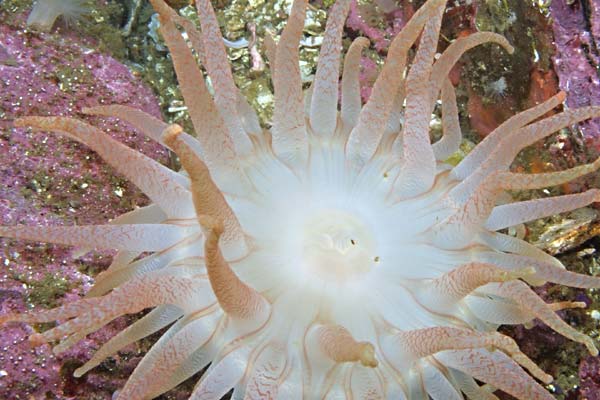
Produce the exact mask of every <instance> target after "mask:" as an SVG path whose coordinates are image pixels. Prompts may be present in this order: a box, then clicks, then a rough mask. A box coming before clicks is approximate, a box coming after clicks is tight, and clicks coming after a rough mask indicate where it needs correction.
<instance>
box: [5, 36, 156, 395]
mask: <svg viewBox="0 0 600 400" xmlns="http://www.w3.org/2000/svg"><path fill="white" fill-rule="evenodd" d="M0 43H1V48H0V85H1V88H2V89H1V91H0V159H2V163H1V165H0V199H2V200H1V201H0V224H3V225H12V224H17V223H28V224H41V225H45V224H50V223H52V224H65V225H72V224H86V223H98V222H99V221H105V220H106V219H107V218H112V217H114V216H116V215H119V214H122V213H123V212H125V211H128V210H130V209H131V208H132V207H135V206H139V205H144V204H146V203H147V199H146V198H145V196H143V195H142V194H141V193H140V192H139V191H138V190H137V189H136V188H135V187H133V186H132V185H131V184H129V183H127V182H126V181H125V180H122V179H120V178H115V176H114V172H113V171H112V170H111V169H110V168H108V167H106V166H104V165H102V166H100V163H99V162H98V159H99V158H98V157H97V156H96V155H95V154H94V153H92V152H91V151H89V150H87V149H86V148H84V147H83V146H80V145H78V144H75V143H74V142H73V141H71V140H69V139H67V138H64V137H59V136H58V135H55V134H45V133H38V132H36V133H32V132H30V131H28V130H26V129H15V128H12V120H13V119H15V118H17V117H20V116H24V115H64V114H65V113H68V114H69V115H78V112H79V111H80V110H81V109H82V108H83V107H89V106H95V105H99V104H111V103H119V104H127V105H130V106H132V107H135V108H139V109H143V110H144V111H146V112H148V113H150V114H152V115H155V116H158V117H160V107H159V105H158V101H157V100H156V97H155V96H154V95H153V94H152V91H151V90H150V89H149V88H148V87H147V86H145V85H144V84H143V83H142V82H141V79H140V78H138V77H136V76H134V75H133V74H132V73H131V71H130V70H129V69H128V68H127V67H126V66H125V65H123V64H121V63H119V62H117V61H116V60H115V59H113V58H112V57H109V56H106V55H104V54H101V53H99V52H97V51H95V50H92V49H91V48H90V47H91V44H90V43H92V42H91V41H89V42H88V41H85V40H84V39H81V40H79V39H74V38H72V37H65V36H59V35H52V34H36V33H31V32H27V31H26V30H25V29H21V28H18V27H11V26H8V25H0ZM80 117H81V118H82V119H87V120H93V121H94V123H95V124H96V125H97V126H98V124H99V125H100V126H101V127H102V128H103V129H104V130H105V131H107V132H109V133H110V134H111V135H113V136H114V137H115V138H116V139H117V140H119V141H120V142H123V143H126V144H127V145H129V146H131V147H134V148H135V149H137V150H140V151H142V152H143V153H144V154H146V155H147V156H149V157H152V158H154V159H158V160H160V161H162V162H168V153H167V152H166V151H165V150H164V148H163V147H162V146H160V145H156V144H155V143H153V142H150V141H149V140H148V139H147V138H146V137H145V136H143V135H141V134H138V133H136V132H135V131H134V130H133V129H128V127H126V126H125V125H123V123H121V122H116V121H112V120H106V121H104V122H103V121H99V120H98V119H97V118H90V117H86V116H83V115H81V116H80ZM17 186H18V187H23V188H24V189H23V190H19V191H17V190H15V189H14V187H17ZM75 214H76V215H77V216H78V217H75ZM9 242H11V241H9V240H4V239H2V240H0V265H1V266H2V268H3V273H2V275H1V276H0V310H6V309H16V310H21V311H23V310H25V309H32V308H34V307H35V308H43V307H49V306H56V305H57V304H60V302H63V301H66V302H68V301H72V300H73V299H74V298H76V297H78V296H79V295H81V294H83V293H84V292H85V290H86V288H87V287H89V285H90V284H91V281H92V278H91V276H92V275H93V274H94V272H97V271H98V270H100V269H102V268H106V267H107V266H108V263H109V261H110V257H109V256H110V254H106V253H96V252H94V253H90V254H88V255H86V256H85V257H82V258H79V259H76V258H75V257H74V256H73V254H72V252H71V251H70V250H67V248H65V247H60V246H48V245H37V244H20V245H19V244H16V246H15V243H9ZM9 248H11V250H10V251H9V250H8V249H9ZM32 250H33V252H32ZM63 296H64V297H63ZM123 324H124V321H123V320H117V321H115V322H114V323H113V324H111V325H109V327H107V329H103V330H102V331H100V332H98V333H97V334H94V335H91V336H90V337H89V338H88V339H86V340H84V341H82V342H80V343H79V344H77V345H76V346H75V348H73V349H72V350H70V351H69V352H67V353H65V354H61V355H60V356H55V355H53V354H52V351H51V347H50V346H48V345H43V346H40V347H37V348H34V347H33V346H32V345H31V344H30V343H29V342H28V341H27V340H23V339H22V338H24V337H25V336H26V334H28V333H31V332H32V329H33V327H31V326H28V325H26V324H11V325H10V326H7V327H4V328H3V330H2V334H1V335H0V398H3V399H34V398H35V399H38V398H67V397H75V398H94V399H110V398H111V395H112V392H113V391H114V390H116V389H117V388H118V387H120V386H122V385H123V382H124V378H125V377H126V376H127V375H128V374H129V373H130V372H131V370H132V369H133V366H134V365H135V362H134V361H135V360H136V355H137V352H138V351H139V350H138V349H137V348H136V347H134V346H131V348H129V353H130V354H131V358H130V359H129V360H127V359H123V358H122V359H121V361H120V362H111V363H110V365H108V364H107V365H105V366H103V367H101V368H100V369H98V370H96V371H95V372H94V373H92V374H88V375H87V376H86V377H84V378H81V379H77V380H76V379H75V378H73V377H72V371H73V369H74V368H76V367H78V366H80V365H81V364H82V363H83V361H80V360H85V359H87V358H88V357H89V356H90V354H91V352H92V351H93V350H94V349H95V348H97V347H98V346H99V344H100V343H104V342H105V341H106V340H107V338H109V337H111V336H112V335H114V333H116V332H118V331H120V330H121V329H122V328H123ZM44 328H45V327H43V326H36V330H41V329H44ZM127 369H128V370H127ZM90 393H93V397H90Z"/></svg>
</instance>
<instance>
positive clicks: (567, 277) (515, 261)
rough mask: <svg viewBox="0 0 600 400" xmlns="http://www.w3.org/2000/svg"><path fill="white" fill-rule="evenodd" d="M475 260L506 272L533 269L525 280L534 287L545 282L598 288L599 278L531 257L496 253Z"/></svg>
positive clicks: (484, 254)
mask: <svg viewBox="0 0 600 400" xmlns="http://www.w3.org/2000/svg"><path fill="white" fill-rule="evenodd" d="M477 259H478V260H481V261H483V262H489V263H492V264H494V265H497V266H499V267H500V268H504V269H507V270H514V269H521V268H526V267H533V268H535V274H534V275H533V276H532V277H531V278H533V280H530V279H529V278H527V279H526V280H527V281H528V282H530V283H532V284H533V283H535V284H536V285H538V286H539V285H542V284H544V283H546V282H552V283H558V284H561V285H565V286H570V287H578V288H583V289H592V288H599V287H600V277H599V276H590V275H585V274H578V273H576V272H572V271H569V270H566V269H564V268H561V267H560V266H557V265H556V264H554V263H550V262H547V261H544V260H539V259H536V258H533V257H529V256H524V255H518V254H510V255H509V254H506V253H498V252H484V253H480V254H478V255H477Z"/></svg>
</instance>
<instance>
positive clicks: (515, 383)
mask: <svg viewBox="0 0 600 400" xmlns="http://www.w3.org/2000/svg"><path fill="white" fill-rule="evenodd" d="M436 358H437V359H439V360H441V361H442V362H443V363H444V364H445V365H447V366H449V367H451V368H456V369H458V370H459V371H462V372H464V373H466V374H468V375H471V376H473V377H474V378H476V379H479V380H480V381H482V382H486V383H488V384H490V385H492V386H493V387H495V388H497V389H500V390H502V391H503V392H506V393H508V394H510V395H512V396H515V397H516V398H521V399H528V400H553V399H554V397H553V396H552V395H551V394H550V393H549V392H548V391H547V390H546V389H544V388H543V387H542V386H540V385H539V384H538V383H537V382H536V381H534V380H533V379H531V377H530V376H529V375H527V374H526V373H525V372H524V371H523V370H522V369H521V368H519V365H518V364H517V363H516V362H515V361H513V360H512V359H511V358H510V357H508V356H507V355H506V354H504V353H501V352H497V351H495V352H493V353H490V352H489V351H487V350H484V349H474V350H460V351H445V352H442V353H439V354H438V355H436Z"/></svg>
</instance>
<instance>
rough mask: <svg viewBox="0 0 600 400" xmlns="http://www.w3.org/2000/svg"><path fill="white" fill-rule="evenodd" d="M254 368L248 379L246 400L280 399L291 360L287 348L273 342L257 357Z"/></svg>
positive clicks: (261, 350)
mask: <svg viewBox="0 0 600 400" xmlns="http://www.w3.org/2000/svg"><path fill="white" fill-rule="evenodd" d="M253 364H254V368H253V369H252V371H251V372H250V373H249V375H248V376H247V377H246V379H245V380H246V382H245V393H244V400H263V399H273V400H274V399H278V398H281V397H278V395H279V388H280V387H281V384H282V382H283V381H284V380H285V378H286V376H285V374H286V372H287V369H288V368H289V365H288V364H289V360H288V357H287V354H286V348H285V347H284V346H283V345H281V344H279V343H277V342H275V341H273V342H269V343H267V345H265V346H264V347H263V348H262V349H260V352H259V353H258V355H257V356H256V358H255V360H254V362H253Z"/></svg>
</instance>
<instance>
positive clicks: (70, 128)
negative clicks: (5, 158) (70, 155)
mask: <svg viewBox="0 0 600 400" xmlns="http://www.w3.org/2000/svg"><path fill="white" fill-rule="evenodd" d="M14 125H15V126H16V127H32V128H35V129H40V130H48V131H53V132H58V133H61V134H63V135H66V136H67V137H69V138H71V139H73V140H76V141H78V142H80V143H83V144H85V145H86V146H87V147H89V148H90V149H92V150H93V151H95V152H96V153H97V154H98V155H99V156H100V157H102V159H103V160H104V161H105V162H107V163H108V164H109V165H110V166H112V167H113V168H115V169H116V170H117V171H118V172H119V173H120V174H122V175H124V176H125V177H126V178H127V179H128V180H130V181H131V182H133V183H134V184H135V185H136V186H137V187H138V188H140V189H141V190H142V191H143V192H144V193H145V194H146V195H147V196H148V197H149V198H150V199H151V200H152V201H153V202H154V203H156V204H158V205H159V207H160V208H161V209H162V210H163V211H164V212H165V213H166V214H167V215H168V216H169V217H170V218H186V217H189V216H190V211H191V212H192V214H191V215H193V210H191V209H190V207H189V204H190V203H189V201H188V199H189V200H191V194H190V192H189V191H188V190H187V188H186V187H185V186H182V185H181V184H180V183H179V182H180V181H181V179H180V177H178V175H179V174H178V173H177V172H175V171H172V170H170V169H169V168H167V167H165V166H164V165H162V164H160V163H158V162H156V161H154V160H153V159H151V158H150V157H148V156H145V155H144V154H142V153H140V152H138V151H135V150H133V149H131V148H129V147H128V146H126V145H124V144H123V143H120V142H118V141H116V140H114V139H113V138H111V137H110V136H108V135H107V134H106V133H104V132H102V131H101V130H100V129H98V128H96V127H94V126H92V125H89V124H87V123H85V122H83V121H80V120H77V119H74V118H68V117H25V118H20V119H17V120H15V122H14Z"/></svg>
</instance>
